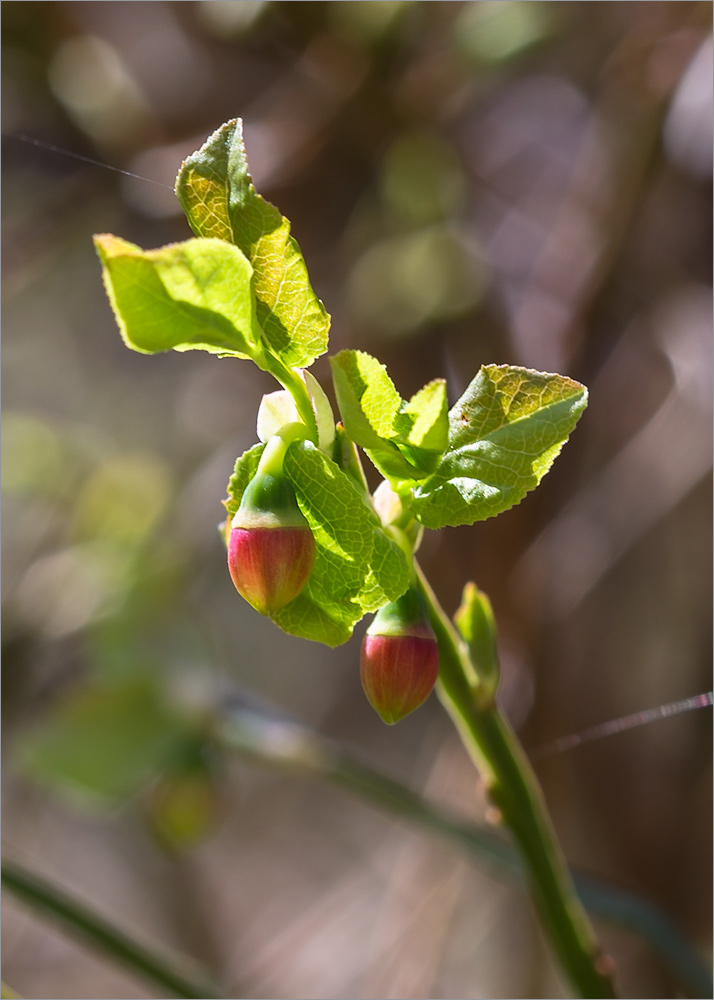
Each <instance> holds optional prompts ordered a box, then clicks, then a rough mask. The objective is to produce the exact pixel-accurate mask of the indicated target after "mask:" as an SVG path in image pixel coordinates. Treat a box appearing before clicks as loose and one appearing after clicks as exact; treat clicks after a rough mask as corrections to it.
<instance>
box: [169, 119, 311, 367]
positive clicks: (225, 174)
mask: <svg viewBox="0 0 714 1000" xmlns="http://www.w3.org/2000/svg"><path fill="white" fill-rule="evenodd" d="M176 196H177V197H178V199H179V201H180V202H181V206H182V208H183V210H184V212H185V213H186V216H187V218H188V221H189V224H190V225H191V228H192V229H193V231H194V232H195V233H196V235H197V236H202V237H216V238H217V239H220V240H225V241H227V242H229V243H234V244H235V245H236V246H238V247H239V248H240V249H241V250H242V251H243V253H244V254H245V255H246V257H247V258H248V260H249V261H250V262H251V264H252V265H253V271H254V273H253V290H254V292H255V296H256V299H257V315H258V322H259V323H260V326H261V327H262V329H263V332H264V334H265V337H266V339H267V341H268V343H269V344H270V348H271V350H272V351H273V352H274V353H275V354H276V355H277V357H279V358H280V360H281V361H282V362H283V364H285V365H287V366H288V367H291V368H298V367H299V368H305V367H307V366H308V365H311V364H312V362H313V361H314V360H315V358H317V357H319V356H320V355H321V354H324V352H325V351H326V350H327V340H328V331H329V327H330V317H329V316H328V315H327V312H326V311H325V307H324V306H323V304H322V302H320V300H319V299H318V298H317V296H316V295H315V293H314V292H313V290H312V288H311V286H310V281H309V278H308V273H307V267H306V266H305V261H304V259H303V256H302V253H301V252H300V248H299V246H298V244H297V242H296V241H295V239H294V238H293V237H292V236H291V235H290V223H289V222H288V220H287V219H286V218H284V217H283V216H282V215H281V214H280V212H279V211H278V209H277V208H276V207H275V206H274V205H271V204H270V202H268V201H265V200H264V199H263V198H261V196H260V195H259V194H257V192H256V190H255V188H254V186H253V181H252V179H251V176H250V173H249V172H248V162H247V159H246V154H245V147H244V145H243V123H242V122H241V120H240V119H238V118H237V119H234V120H232V121H229V122H226V123H225V125H222V126H221V127H220V128H219V129H218V130H217V131H216V132H214V133H213V135H211V136H210V137H209V138H208V139H207V141H206V142H205V143H204V144H203V146H201V148H200V149H199V150H198V151H197V152H195V153H193V154H192V155H191V156H189V157H188V159H187V160H185V161H184V163H183V164H182V166H181V169H180V171H179V174H178V177H177V178H176Z"/></svg>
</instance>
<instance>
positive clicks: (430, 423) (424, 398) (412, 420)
mask: <svg viewBox="0 0 714 1000" xmlns="http://www.w3.org/2000/svg"><path fill="white" fill-rule="evenodd" d="M396 426H397V430H398V431H399V439H400V441H403V442H404V444H408V445H413V446H414V447H415V448H423V449H424V450H425V451H436V452H439V453H442V452H443V451H444V450H445V449H446V446H447V444H448V442H449V404H448V401H447V398H446V382H445V380H444V379H443V378H437V379H434V381H433V382H428V383H427V384H426V385H425V386H424V388H423V389H420V390H419V392H417V393H415V394H414V395H413V396H412V398H411V399H410V400H409V402H408V403H404V405H403V406H402V408H401V412H400V414H399V417H398V418H397V424H396Z"/></svg>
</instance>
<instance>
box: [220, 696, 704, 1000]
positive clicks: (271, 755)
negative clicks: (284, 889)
mask: <svg viewBox="0 0 714 1000" xmlns="http://www.w3.org/2000/svg"><path fill="white" fill-rule="evenodd" d="M211 731H212V734H213V736H214V737H215V739H216V740H217V741H218V742H219V743H220V744H221V745H223V746H224V747H226V749H230V750H237V751H238V752H239V753H241V754H244V755H246V756H247V757H249V758H251V759H252V760H254V761H258V762H260V763H263V764H266V765H269V766H271V767H277V768H280V769H281V770H282V771H284V772H286V773H291V774H296V773H297V774H303V775H305V776H307V777H312V778H321V779H323V780H325V781H329V782H331V783H332V784H334V785H336V786H337V787H339V788H342V789H344V790H345V791H348V792H353V793H356V794H358V795H360V796H361V797H362V798H363V799H365V800H366V801H368V802H370V803H371V804H372V805H373V806H375V807H378V808H379V807H381V808H386V809H388V810H389V811H390V812H391V813H392V814H394V815H395V816H396V817H398V818H400V819H405V820H407V821H409V822H411V823H414V824H416V825H417V826H421V827H423V828H424V829H426V830H428V831H430V832H432V833H437V834H442V835H445V836H447V837H449V838H450V839H451V840H452V841H453V842H454V843H455V844H459V845H460V846H461V847H463V848H465V849H466V850H467V851H468V852H469V853H470V854H471V855H472V856H473V857H475V858H477V859H478V861H479V863H480V864H481V865H486V866H487V867H488V869H489V871H491V872H492V874H493V875H494V876H496V877H498V878H501V879H507V880H509V881H515V882H518V883H520V882H522V881H523V880H524V879H525V870H524V864H523V862H522V860H521V858H520V857H519V854H518V853H517V852H516V850H515V849H514V847H513V846H512V845H511V843H510V842H509V841H508V840H507V839H506V838H504V837H503V836H502V835H501V834H500V833H498V832H496V831H495V830H490V829H484V828H482V827H478V826H474V825H473V824H471V823H467V822H464V821H463V820H461V819H459V818H458V817H456V816H453V815H451V814H450V813H449V812H447V811H446V810H444V809H443V808H441V807H439V806H436V805H434V804H433V803H432V802H429V800H428V799H425V798H424V796H423V795H420V794H419V792H417V791H415V790H414V789H412V788H409V787H408V786H407V785H405V784H404V783H403V782H401V781H397V780H396V779H394V778H392V777H390V776H389V775H387V774H385V773H384V772H383V771H380V770H378V769H377V768H375V767H373V766H372V765H370V764H369V763H367V762H366V761H364V760H361V759H360V758H359V757H358V756H357V755H356V754H355V753H353V752H351V751H349V750H348V749H346V748H345V747H343V746H341V745H340V744H338V743H335V742H334V741H332V740H329V739H327V738H326V737H324V736H321V735H320V734H319V733H316V732H314V731H313V730H312V729H309V728H308V727H307V726H304V725H301V724H300V723H298V722H294V721H293V720H290V719H284V718H281V717H276V716H273V715H267V714H266V713H265V712H263V711H260V712H259V711H256V709H255V708H253V707H249V706H247V705H246V704H244V703H243V702H241V701H238V700H236V699H234V698H231V699H230V700H228V701H226V702H225V703H222V704H221V705H220V707H218V708H217V709H216V714H215V718H214V721H213V726H212V730H211ZM575 886H576V889H577V891H578V895H579V897H580V899H581V902H582V903H583V904H584V905H585V906H586V907H587V909H588V910H590V911H591V912H592V913H594V914H597V915H598V916H600V917H602V918H603V919H605V920H607V921H609V922H610V923H613V924H617V925H619V926H621V927H624V928H626V929H627V930H630V931H633V932H634V933H636V934H639V935H641V936H642V937H643V938H644V939H645V940H646V941H647V942H648V943H649V945H650V947H651V948H652V949H653V951H654V953H655V954H656V955H657V956H658V957H659V958H660V959H661V960H662V961H663V962H665V963H666V964H667V965H668V966H669V968H670V970H671V971H672V973H673V974H674V975H675V976H677V978H678V980H679V981H680V983H681V985H682V989H683V990H684V991H688V992H687V993H686V995H687V996H692V997H698V998H704V1000H706V998H707V997H709V998H711V996H712V977H711V973H710V970H709V969H708V968H707V967H706V965H705V964H704V962H703V961H702V960H701V958H700V957H699V955H698V954H697V952H696V951H695V950H694V949H693V948H692V946H691V945H690V944H689V942H688V941H687V940H686V938H685V937H684V936H683V935H682V934H681V932H680V931H679V929H678V928H677V927H675V926H674V924H673V923H672V921H671V920H670V919H669V918H668V917H667V916H666V914H664V913H663V912H662V911H661V910H659V909H658V908H657V907H656V906H654V905H653V904H651V903H650V902H648V901H647V900H645V899H642V898H641V897H639V896H636V895H634V894H633V893H629V892H625V891H623V890H622V889H619V888H617V887H616V886H611V885H608V884H607V883H606V882H602V881H600V880H597V879H594V878H590V877H586V876H583V875H578V874H577V873H576V874H575Z"/></svg>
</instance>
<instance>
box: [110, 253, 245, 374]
mask: <svg viewBox="0 0 714 1000" xmlns="http://www.w3.org/2000/svg"><path fill="white" fill-rule="evenodd" d="M95 245H96V247H97V252H98V254H99V257H100V259H101V261H102V270H103V275H104V283H105V287H106V290H107V295H108V296H109V300H110V302H111V304H112V308H113V310H114V314H115V316H116V320H117V323H118V324H119V329H120V331H121V334H122V337H123V338H124V341H125V343H126V344H127V346H128V347H131V348H133V349H134V350H135V351H141V352H142V353H145V354H155V353H157V352H159V351H168V350H171V349H173V350H176V351H188V350H195V349H200V350H205V351H209V352H211V353H213V354H233V355H237V356H239V357H253V359H254V360H258V361H259V355H260V353H261V348H260V332H259V330H258V328H257V325H256V318H255V306H254V300H253V296H252V294H251V286H250V281H251V275H252V268H251V266H250V264H249V263H248V261H247V260H246V258H245V256H244V255H243V254H242V253H241V251H240V250H239V249H238V248H237V247H234V246H231V244H229V243H223V242H222V241H221V240H215V239H196V240H187V241H186V242H185V243H174V244H171V245H169V246H166V247H161V248H160V249H158V250H142V249H141V248H140V247H137V246H135V245H134V244H133V243H127V242H126V240H122V239H120V238H119V237H117V236H111V235H109V234H105V235H102V236H96V237H95Z"/></svg>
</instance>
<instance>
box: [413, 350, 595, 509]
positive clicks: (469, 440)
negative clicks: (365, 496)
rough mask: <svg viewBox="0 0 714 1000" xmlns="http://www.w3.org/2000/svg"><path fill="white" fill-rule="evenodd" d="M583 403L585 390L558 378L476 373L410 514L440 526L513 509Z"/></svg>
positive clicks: (500, 370)
mask: <svg viewBox="0 0 714 1000" xmlns="http://www.w3.org/2000/svg"><path fill="white" fill-rule="evenodd" d="M586 405H587V389H586V388H585V386H583V385H580V383H579V382H575V381H573V380H572V379H569V378H565V377H564V376H562V375H550V374H547V373H544V372H536V371H531V370H530V369H527V368H516V367H511V366H509V365H488V366H485V367H483V368H481V370H480V371H479V373H478V374H477V375H476V377H475V378H474V380H473V381H472V382H471V384H470V385H469V387H468V388H467V390H466V392H465V393H464V394H463V396H462V397H461V399H459V400H458V402H457V403H456V405H455V406H454V407H453V408H452V410H451V412H450V414H449V446H448V448H447V450H446V452H445V453H444V456H443V458H442V460H441V462H440V464H439V466H438V468H437V469H436V471H435V472H434V474H433V475H432V476H430V477H429V478H428V479H427V480H426V481H425V482H423V483H421V484H419V485H418V486H417V487H416V489H415V491H414V501H413V507H412V509H413V511H414V513H415V514H416V516H417V517H418V518H419V520H420V521H421V522H422V523H423V524H425V525H426V526H427V527H428V528H441V527H444V525H457V524H472V523H473V522H474V521H481V520H484V519H485V518H487V517H493V516H494V515H495V514H499V513H500V512H501V511H504V510H508V508H509V507H513V506H514V505H515V504H517V503H519V502H520V501H521V500H522V499H523V497H524V496H525V495H526V493H527V492H528V491H529V490H532V489H534V488H535V487H536V486H537V485H538V483H539V482H540V481H541V479H542V478H543V476H544V475H545V474H546V472H547V471H548V470H549V469H550V467H551V465H552V464H553V461H554V460H555V458H556V456H557V455H558V453H559V452H560V450H561V448H562V447H563V445H564V444H565V442H566V441H567V439H568V435H569V434H570V432H571V431H572V429H573V428H574V427H575V424H576V423H577V422H578V420H579V418H580V416H581V414H582V412H583V410H584V409H585V407H586Z"/></svg>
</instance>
